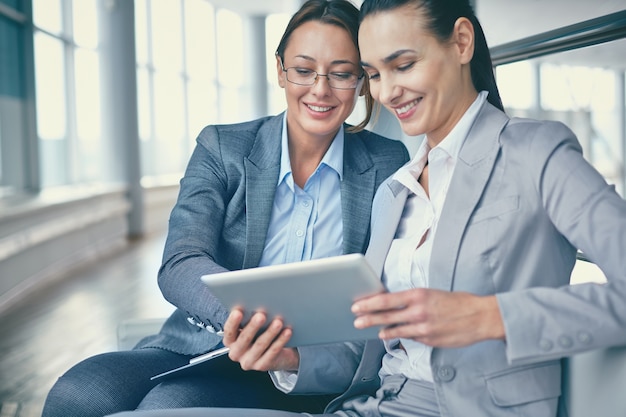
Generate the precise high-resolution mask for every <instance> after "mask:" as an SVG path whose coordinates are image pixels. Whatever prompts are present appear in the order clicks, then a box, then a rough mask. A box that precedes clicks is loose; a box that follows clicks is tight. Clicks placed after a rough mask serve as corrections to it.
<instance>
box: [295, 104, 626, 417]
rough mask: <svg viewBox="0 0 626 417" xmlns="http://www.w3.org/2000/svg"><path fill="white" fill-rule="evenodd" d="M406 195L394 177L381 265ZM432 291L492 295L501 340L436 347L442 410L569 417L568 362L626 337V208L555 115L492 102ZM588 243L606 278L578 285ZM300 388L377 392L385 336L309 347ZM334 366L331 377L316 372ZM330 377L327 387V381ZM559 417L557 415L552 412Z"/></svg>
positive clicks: (377, 230)
mask: <svg viewBox="0 0 626 417" xmlns="http://www.w3.org/2000/svg"><path fill="white" fill-rule="evenodd" d="M406 198H407V189H406V188H404V187H403V186H402V185H400V184H399V183H397V182H395V181H392V180H388V181H386V182H385V183H383V184H382V185H381V187H380V188H379V190H378V192H377V194H376V197H375V199H374V206H373V210H372V237H371V242H370V245H369V248H368V251H367V257H368V259H369V260H370V262H371V263H372V265H373V266H374V268H375V269H376V270H377V271H379V272H381V271H382V267H383V263H384V260H385V256H386V254H387V252H388V250H389V247H390V245H391V241H392V240H393V238H394V234H395V229H396V226H397V225H398V222H399V220H400V217H401V214H402V210H403V208H404V204H405V200H406ZM434 239H435V240H434V242H433V250H432V258H431V263H430V287H432V288H438V289H441V290H447V291H468V292H472V293H474V294H481V295H487V294H497V299H498V303H499V306H500V310H501V313H502V317H503V319H504V324H505V328H506V338H507V340H506V342H501V341H487V342H481V343H478V344H475V345H473V346H469V347H465V348H460V349H439V348H435V349H433V352H432V358H431V368H432V373H433V377H434V381H435V391H436V394H437V398H438V401H439V404H440V409H441V415H442V416H446V417H452V416H455V417H458V416H502V417H504V416H516V417H522V416H527V417H554V416H557V415H559V416H566V415H567V411H566V410H565V409H564V407H563V406H562V404H560V402H561V400H560V394H561V361H560V359H561V358H563V357H565V356H569V355H572V354H574V353H577V352H582V351H586V350H590V349H594V348H599V347H604V346H608V345H616V344H626V256H625V255H626V202H625V201H624V200H623V199H622V198H620V196H619V195H618V194H616V192H615V190H614V187H613V186H609V185H607V184H606V182H605V180H604V179H603V177H602V176H601V175H600V174H599V173H598V172H596V170H595V169H594V168H593V167H592V166H591V165H590V164H589V163H587V162H586V161H585V160H584V159H583V156H582V151H581V148H580V145H579V144H578V142H577V140H576V138H575V136H574V134H573V133H572V132H571V131H570V130H569V129H568V128H567V127H565V126H564V125H562V124H561V123H557V122H543V121H534V120H528V119H509V118H508V117H507V116H506V115H505V114H504V113H502V112H501V111H499V110H497V109H496V108H495V107H493V106H491V105H490V104H488V103H485V104H484V106H483V108H482V109H481V111H480V113H479V115H478V117H477V119H476V121H475V123H474V125H473V127H472V129H471V131H470V132H469V136H468V137H467V139H466V141H465V143H464V144H463V146H462V149H461V150H460V154H459V159H458V162H457V165H456V169H455V172H454V175H453V177H452V181H451V184H450V188H449V191H448V195H447V198H446V201H445V204H444V207H443V211H442V214H441V218H440V220H439V225H438V230H437V234H436V236H435V238H434ZM576 249H580V250H582V251H583V252H584V253H585V255H586V256H587V257H589V259H590V260H592V261H593V262H595V263H596V264H597V265H598V266H599V267H600V268H601V269H602V271H603V272H604V273H605V275H606V276H607V278H608V281H609V283H608V284H606V285H598V284H581V285H574V286H569V285H568V283H569V278H570V273H571V271H572V268H573V265H574V263H575V259H576ZM300 351H301V352H300V354H301V357H302V360H301V369H300V371H299V376H298V382H297V384H296V387H295V389H294V392H333V391H334V392H342V391H344V394H343V395H341V396H340V397H339V398H337V399H335V400H334V401H333V402H332V403H331V404H330V405H329V408H328V410H334V409H336V408H338V407H339V406H340V405H341V403H342V401H343V400H344V399H346V398H350V397H354V396H355V395H360V394H363V393H371V392H372V391H373V390H375V389H376V387H377V386H378V383H379V381H378V378H377V373H378V370H379V368H380V363H381V357H382V355H383V353H384V351H383V348H382V343H380V342H379V341H370V342H367V344H362V345H357V344H350V345H337V346H333V347H324V348H319V347H318V348H314V347H310V348H301V349H300ZM324 361H326V363H328V364H331V366H332V365H333V364H335V365H336V366H340V367H341V369H339V370H335V371H334V372H333V373H332V374H331V375H330V377H327V376H325V372H324V369H325V368H326V367H325V366H322V368H321V369H317V368H316V366H320V364H322V363H324ZM325 385H326V388H323V387H324V386H325ZM557 413H558V414H557Z"/></svg>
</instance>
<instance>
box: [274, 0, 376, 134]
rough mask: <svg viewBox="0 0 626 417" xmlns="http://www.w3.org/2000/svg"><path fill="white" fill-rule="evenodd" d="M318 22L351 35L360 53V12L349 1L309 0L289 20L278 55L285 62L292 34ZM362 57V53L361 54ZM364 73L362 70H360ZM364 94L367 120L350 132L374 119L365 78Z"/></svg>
mask: <svg viewBox="0 0 626 417" xmlns="http://www.w3.org/2000/svg"><path fill="white" fill-rule="evenodd" d="M311 21H317V22H320V23H324V24H329V25H335V26H338V27H340V28H342V29H344V30H346V32H348V33H349V34H350V38H351V39H352V43H353V44H354V47H355V48H356V49H357V52H358V51H359V41H358V34H359V10H358V9H357V8H356V7H355V6H354V4H352V3H351V2H350V1H348V0H308V1H307V2H306V3H304V4H303V5H302V7H301V8H300V10H298V11H297V12H296V13H295V14H294V15H293V16H292V17H291V19H290V20H289V23H288V24H287V28H286V29H285V33H283V37H282V38H281V39H280V42H279V43H278V48H277V49H276V55H278V56H279V57H280V59H281V60H284V58H285V56H284V54H285V49H286V48H287V44H288V43H289V39H290V38H291V34H292V33H293V31H294V30H296V29H297V28H298V27H300V26H302V25H303V24H304V23H306V22H311ZM359 56H360V52H359ZM360 70H361V71H362V69H360ZM364 78H365V79H364V82H363V87H362V90H361V91H362V93H363V95H364V98H365V107H366V114H365V119H364V120H363V121H362V122H361V123H359V124H358V125H356V126H352V127H350V128H349V129H348V130H349V131H351V132H357V131H360V130H363V129H364V128H365V126H367V124H368V123H369V121H370V118H371V117H372V109H373V108H374V99H373V98H372V95H371V94H370V91H369V82H368V80H367V77H364Z"/></svg>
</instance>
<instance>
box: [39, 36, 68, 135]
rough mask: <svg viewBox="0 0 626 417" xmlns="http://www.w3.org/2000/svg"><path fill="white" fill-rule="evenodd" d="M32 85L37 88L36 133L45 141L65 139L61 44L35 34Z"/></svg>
mask: <svg viewBox="0 0 626 417" xmlns="http://www.w3.org/2000/svg"><path fill="white" fill-rule="evenodd" d="M35 82H36V87H37V132H38V134H39V138H40V139H41V140H43V141H46V140H61V139H65V135H66V133H67V105H66V96H65V91H66V88H65V60H64V48H63V42H62V41H60V40H58V39H56V38H53V37H51V36H48V35H46V34H44V33H41V32H38V33H36V34H35Z"/></svg>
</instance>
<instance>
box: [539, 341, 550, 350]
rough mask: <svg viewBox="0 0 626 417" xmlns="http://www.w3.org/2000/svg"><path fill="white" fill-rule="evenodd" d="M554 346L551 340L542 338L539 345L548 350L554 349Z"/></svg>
mask: <svg viewBox="0 0 626 417" xmlns="http://www.w3.org/2000/svg"><path fill="white" fill-rule="evenodd" d="M552 346H553V343H552V342H551V341H549V340H548V339H541V340H540V341H539V347H540V348H541V350H544V351H546V352H547V351H549V350H552Z"/></svg>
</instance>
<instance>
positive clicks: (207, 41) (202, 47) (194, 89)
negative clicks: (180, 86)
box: [184, 0, 218, 150]
mask: <svg viewBox="0 0 626 417" xmlns="http://www.w3.org/2000/svg"><path fill="white" fill-rule="evenodd" d="M184 5H185V41H186V45H185V51H186V54H185V57H186V60H187V73H188V76H189V81H188V83H187V123H188V132H187V141H188V146H189V149H190V150H191V149H193V147H194V146H195V139H196V137H197V135H198V133H200V130H202V128H203V127H205V126H206V125H208V124H214V123H217V122H218V106H217V102H218V93H217V86H216V77H217V62H216V44H215V24H214V23H215V10H214V9H213V6H212V5H211V4H210V3H209V2H206V1H204V0H187V1H186V2H185V3H184Z"/></svg>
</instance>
